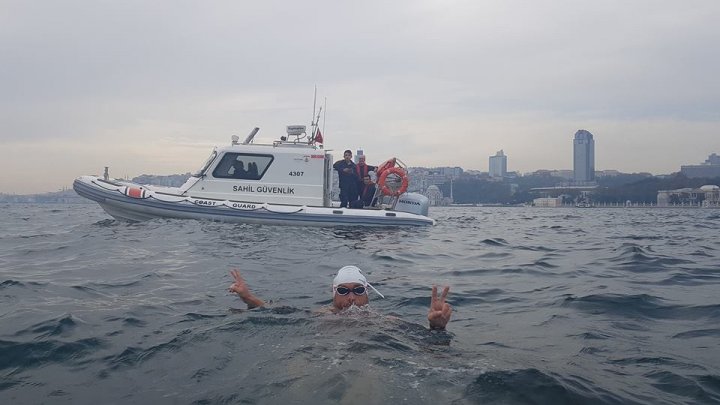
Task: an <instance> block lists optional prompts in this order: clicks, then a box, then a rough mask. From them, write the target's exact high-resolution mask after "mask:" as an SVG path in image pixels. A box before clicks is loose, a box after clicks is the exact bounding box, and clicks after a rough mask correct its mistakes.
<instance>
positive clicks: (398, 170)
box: [377, 167, 408, 197]
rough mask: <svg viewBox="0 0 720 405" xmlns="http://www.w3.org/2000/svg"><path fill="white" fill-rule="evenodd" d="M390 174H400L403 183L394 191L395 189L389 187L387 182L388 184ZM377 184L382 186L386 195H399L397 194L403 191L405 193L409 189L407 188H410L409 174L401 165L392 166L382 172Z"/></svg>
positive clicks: (381, 189)
mask: <svg viewBox="0 0 720 405" xmlns="http://www.w3.org/2000/svg"><path fill="white" fill-rule="evenodd" d="M390 174H395V175H397V176H400V179H401V180H402V183H401V184H400V188H399V189H397V190H396V191H394V192H393V191H392V190H391V189H390V187H388V186H387V184H386V182H387V177H388V176H389V175H390ZM377 184H378V187H380V191H382V193H383V194H384V195H389V196H393V197H397V196H399V195H400V194H402V193H404V192H406V191H407V189H408V175H407V173H406V172H405V170H403V168H401V167H391V168H390V169H387V170H385V171H383V172H382V174H381V175H380V178H379V179H378V183H377Z"/></svg>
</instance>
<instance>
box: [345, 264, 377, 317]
mask: <svg viewBox="0 0 720 405" xmlns="http://www.w3.org/2000/svg"><path fill="white" fill-rule="evenodd" d="M368 287H370V288H372V289H373V291H375V292H376V293H378V294H379V295H380V296H381V297H382V294H380V293H379V292H378V291H377V290H376V289H375V287H373V286H372V285H370V283H368V282H367V279H365V276H364V275H363V274H362V273H361V272H360V269H359V268H357V267H356V266H345V267H343V268H341V269H340V270H338V273H337V275H336V276H335V279H334V280H333V307H335V309H345V308H349V307H351V306H352V305H356V306H359V307H361V306H363V305H367V303H368V302H369V301H370V300H369V298H368Z"/></svg>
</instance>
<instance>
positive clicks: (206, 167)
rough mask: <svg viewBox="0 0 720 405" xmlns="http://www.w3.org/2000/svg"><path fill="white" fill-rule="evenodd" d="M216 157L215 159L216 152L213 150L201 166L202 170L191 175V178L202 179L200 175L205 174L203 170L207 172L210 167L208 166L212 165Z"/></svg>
mask: <svg viewBox="0 0 720 405" xmlns="http://www.w3.org/2000/svg"><path fill="white" fill-rule="evenodd" d="M216 157H217V150H214V149H213V151H212V153H211V154H210V157H209V158H207V160H206V161H205V163H204V164H203V166H202V169H200V170H198V171H197V172H195V173H193V174H192V176H193V177H202V175H203V174H204V173H205V170H207V169H208V167H210V165H211V164H212V162H213V160H215V158H216Z"/></svg>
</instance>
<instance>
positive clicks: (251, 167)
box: [181, 125, 332, 207]
mask: <svg viewBox="0 0 720 405" xmlns="http://www.w3.org/2000/svg"><path fill="white" fill-rule="evenodd" d="M287 131H288V135H287V136H283V137H281V138H280V140H279V141H275V142H273V143H272V144H255V143H252V142H253V139H254V136H255V134H256V133H257V128H256V129H255V130H254V131H253V132H252V133H251V134H250V135H248V137H247V139H245V141H244V142H242V143H239V142H238V138H237V137H236V136H235V137H233V142H232V144H231V145H230V146H226V147H218V148H215V149H214V150H213V152H212V153H211V154H210V157H209V158H208V159H207V161H206V162H205V164H204V165H203V167H202V168H201V169H200V170H199V171H198V172H196V173H195V174H193V176H192V177H191V178H190V179H188V181H187V182H186V183H185V184H184V185H183V186H182V187H181V191H182V192H183V194H184V195H188V196H193V197H198V198H207V199H217V200H231V201H243V202H252V203H270V204H288V205H306V206H315V207H329V206H330V204H331V201H330V191H331V188H332V183H331V182H332V171H331V170H332V155H330V154H329V153H326V152H325V151H324V150H323V149H322V147H320V146H317V145H316V144H314V143H310V142H308V141H307V140H302V139H303V138H304V133H305V126H303V125H293V126H288V127H287Z"/></svg>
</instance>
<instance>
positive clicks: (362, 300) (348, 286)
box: [333, 283, 369, 309]
mask: <svg viewBox="0 0 720 405" xmlns="http://www.w3.org/2000/svg"><path fill="white" fill-rule="evenodd" d="M357 287H363V288H364V289H365V291H364V292H363V293H362V294H356V293H355V292H354V291H353V289H355V288H357ZM347 290H349V291H347ZM338 291H339V292H343V293H344V292H346V291H347V294H345V295H341V294H340V293H339V292H338ZM368 302H369V299H368V293H367V287H365V286H363V285H362V284H360V283H344V284H339V285H338V286H337V287H336V288H335V289H334V291H333V307H335V309H345V308H350V307H351V306H353V305H355V306H358V307H361V306H363V305H367V303H368Z"/></svg>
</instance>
